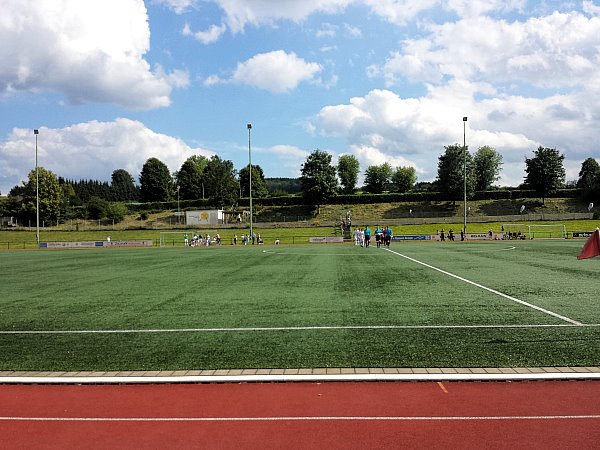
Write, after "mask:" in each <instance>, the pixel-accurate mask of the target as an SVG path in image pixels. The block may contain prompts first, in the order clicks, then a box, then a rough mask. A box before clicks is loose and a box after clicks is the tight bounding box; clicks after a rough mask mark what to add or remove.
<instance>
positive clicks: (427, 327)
mask: <svg viewBox="0 0 600 450" xmlns="http://www.w3.org/2000/svg"><path fill="white" fill-rule="evenodd" d="M571 327H585V328H598V327H600V324H598V323H590V324H583V323H579V322H576V323H561V324H521V325H519V324H497V325H494V324H490V325H331V326H327V325H323V326H297V327H245V328H241V327H240V328H164V329H160V328H156V329H138V330H2V331H0V335H7V334H133V333H228V332H261V331H267V332H268V331H311V330H314V331H319V330H324V331H327V330H436V329H438V330H446V329H450V330H451V329H459V330H460V329H490V328H491V329H502V328H571Z"/></svg>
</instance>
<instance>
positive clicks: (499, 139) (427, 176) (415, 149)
mask: <svg viewBox="0 0 600 450" xmlns="http://www.w3.org/2000/svg"><path fill="white" fill-rule="evenodd" d="M490 93H492V91H491V87H490V86H489V85H486V84H476V83H468V82H458V81H454V82H450V83H449V84H447V85H444V86H438V87H433V86H430V87H429V89H428V92H427V94H426V95H425V96H423V97H420V98H416V99H415V98H402V97H401V96H399V95H398V94H396V93H394V92H392V91H389V90H373V91H371V92H369V93H368V94H367V95H365V96H364V97H355V98H352V99H351V100H350V102H349V103H348V104H341V105H332V106H326V107H324V108H322V109H321V111H320V112H319V114H317V115H316V116H315V117H314V119H313V121H312V123H311V125H310V127H311V128H312V130H314V131H315V132H317V133H320V134H323V135H329V136H339V137H343V138H345V140H346V144H347V146H348V148H350V149H351V152H352V153H353V154H355V155H356V156H357V157H358V158H359V160H360V161H361V164H362V167H363V169H364V167H365V166H366V165H371V164H381V163H382V162H384V161H388V162H390V163H391V164H392V165H395V164H397V165H403V166H406V165H413V166H415V167H416V168H417V171H418V173H419V175H420V176H419V179H421V180H422V181H430V180H433V179H435V178H436V176H437V159H438V157H439V155H441V154H442V153H443V151H444V146H446V145H451V144H454V143H459V144H461V143H462V141H463V122H462V117H463V116H468V118H469V119H468V122H467V124H466V141H467V145H468V146H469V149H470V151H471V152H474V151H476V150H477V148H479V147H481V146H483V145H490V146H492V147H495V148H496V149H497V150H498V151H499V152H500V153H501V154H502V155H503V158H504V166H503V170H502V172H501V179H500V184H504V185H511V186H516V185H518V184H520V183H522V181H523V176H524V167H525V165H524V160H525V156H531V155H532V152H533V151H534V150H535V149H537V147H538V146H540V145H542V146H545V147H555V148H558V149H559V150H560V151H561V152H562V153H564V154H565V156H566V159H567V161H569V164H570V167H580V165H581V162H582V161H583V159H585V157H587V156H589V151H590V143H592V142H597V136H596V134H597V131H596V127H595V126H594V125H593V124H594V119H593V117H597V116H598V112H597V111H596V112H594V111H587V108H583V109H582V108H581V104H582V102H583V99H582V98H580V97H579V96H578V95H554V96H549V97H547V98H541V99H536V98H529V97H522V96H516V95H515V96H498V97H495V98H491V97H489V95H490ZM482 94H483V95H482ZM588 108H592V106H590V107H588ZM568 178H569V179H574V178H577V173H575V170H574V169H571V172H570V173H568Z"/></svg>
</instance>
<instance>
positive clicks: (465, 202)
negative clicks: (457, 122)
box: [463, 117, 467, 233]
mask: <svg viewBox="0 0 600 450" xmlns="http://www.w3.org/2000/svg"><path fill="white" fill-rule="evenodd" d="M463 165H464V184H465V185H464V199H463V200H464V204H465V216H464V219H465V220H464V224H463V230H464V232H465V233H466V232H467V118H466V117H463Z"/></svg>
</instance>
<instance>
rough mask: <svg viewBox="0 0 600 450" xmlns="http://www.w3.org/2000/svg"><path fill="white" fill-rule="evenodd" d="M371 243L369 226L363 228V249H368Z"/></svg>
mask: <svg viewBox="0 0 600 450" xmlns="http://www.w3.org/2000/svg"><path fill="white" fill-rule="evenodd" d="M370 242H371V230H369V226H368V225H367V226H366V227H365V247H366V248H369V243H370Z"/></svg>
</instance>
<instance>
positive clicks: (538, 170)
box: [525, 146, 565, 204]
mask: <svg viewBox="0 0 600 450" xmlns="http://www.w3.org/2000/svg"><path fill="white" fill-rule="evenodd" d="M534 154H535V156H534V157H533V158H525V172H526V173H527V175H526V177H525V184H526V185H527V186H529V187H530V188H532V189H534V190H535V192H536V193H537V194H538V195H539V196H540V197H542V204H543V203H545V200H546V197H547V196H548V195H551V194H553V193H554V192H556V191H557V190H558V189H559V188H560V187H561V186H562V185H563V183H564V182H565V169H564V167H563V161H564V159H565V156H564V155H561V154H560V152H559V151H558V150H557V149H555V148H544V147H541V146H540V147H538V149H537V150H536V151H535V152H534Z"/></svg>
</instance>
